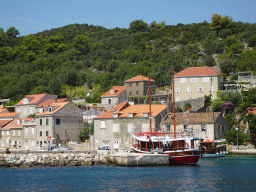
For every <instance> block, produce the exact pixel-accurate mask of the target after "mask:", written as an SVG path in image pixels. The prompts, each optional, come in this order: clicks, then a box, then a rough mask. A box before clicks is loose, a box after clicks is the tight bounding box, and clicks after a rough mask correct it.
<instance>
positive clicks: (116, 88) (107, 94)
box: [101, 86, 125, 97]
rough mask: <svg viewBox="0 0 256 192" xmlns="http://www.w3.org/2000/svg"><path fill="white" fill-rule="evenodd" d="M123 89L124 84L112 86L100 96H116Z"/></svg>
mask: <svg viewBox="0 0 256 192" xmlns="http://www.w3.org/2000/svg"><path fill="white" fill-rule="evenodd" d="M111 90H113V94H111V93H110V92H111ZM124 90H125V86H114V87H112V88H111V89H110V90H108V91H107V92H106V93H104V94H103V95H102V96H101V97H109V96H117V95H119V94H121V93H122V92H123V91H124Z"/></svg>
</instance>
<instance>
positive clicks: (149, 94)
mask: <svg viewBox="0 0 256 192" xmlns="http://www.w3.org/2000/svg"><path fill="white" fill-rule="evenodd" d="M148 87H149V88H148V97H149V101H148V104H149V127H150V133H152V120H151V89H150V74H148Z"/></svg>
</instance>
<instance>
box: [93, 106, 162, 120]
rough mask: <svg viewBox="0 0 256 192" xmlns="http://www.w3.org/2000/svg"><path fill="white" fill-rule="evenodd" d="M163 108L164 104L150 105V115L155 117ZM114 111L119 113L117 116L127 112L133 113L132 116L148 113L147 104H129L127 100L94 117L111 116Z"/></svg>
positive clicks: (124, 115) (125, 114)
mask: <svg viewBox="0 0 256 192" xmlns="http://www.w3.org/2000/svg"><path fill="white" fill-rule="evenodd" d="M165 109H166V105H152V106H151V116H152V117H155V116H156V115H158V114H159V113H160V112H162V111H163V110H165ZM114 113H119V114H120V115H119V117H128V114H129V113H134V117H142V116H143V113H149V105H129V104H128V103H127V102H123V103H121V104H119V105H117V106H115V107H113V108H112V109H110V110H108V111H106V112H105V113H102V114H100V115H98V116H97V117H95V119H100V118H113V114H114Z"/></svg>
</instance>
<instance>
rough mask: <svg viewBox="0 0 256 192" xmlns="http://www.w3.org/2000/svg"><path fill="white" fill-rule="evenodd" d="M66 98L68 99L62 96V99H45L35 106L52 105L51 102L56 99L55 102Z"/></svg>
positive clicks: (60, 101)
mask: <svg viewBox="0 0 256 192" xmlns="http://www.w3.org/2000/svg"><path fill="white" fill-rule="evenodd" d="M67 100H69V99H68V98H62V99H57V100H55V99H47V100H44V101H42V102H41V103H39V104H38V105H37V107H44V106H49V105H52V104H53V103H55V101H56V103H62V102H65V101H67Z"/></svg>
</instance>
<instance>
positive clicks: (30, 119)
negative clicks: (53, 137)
mask: <svg viewBox="0 0 256 192" xmlns="http://www.w3.org/2000/svg"><path fill="white" fill-rule="evenodd" d="M22 120H25V121H32V120H33V118H23V119H15V120H12V122H10V123H8V124H7V125H6V126H4V127H3V128H2V130H8V129H10V128H19V127H23V125H22ZM18 121H19V122H20V123H19V125H18V123H17V122H18Z"/></svg>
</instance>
